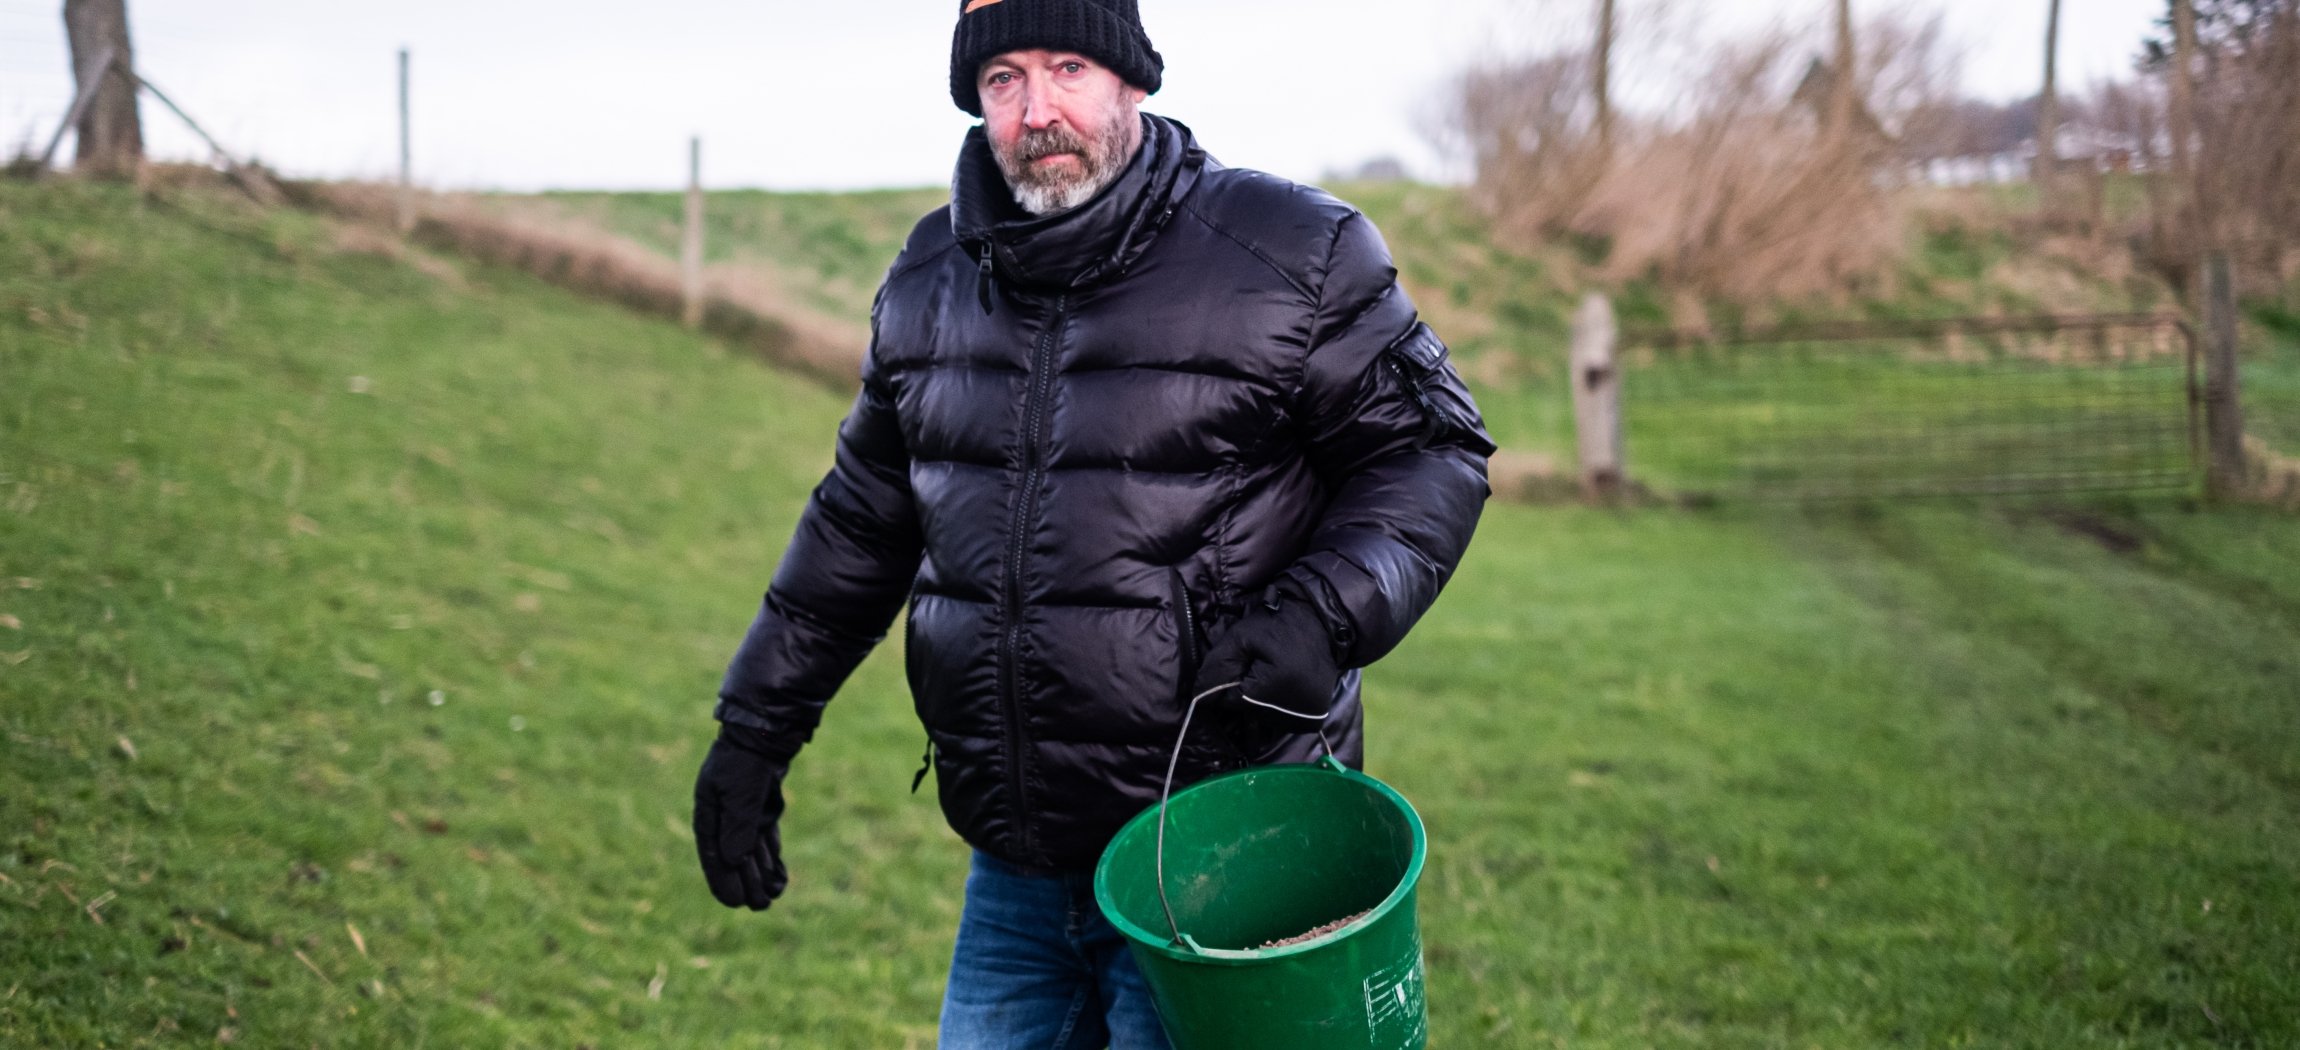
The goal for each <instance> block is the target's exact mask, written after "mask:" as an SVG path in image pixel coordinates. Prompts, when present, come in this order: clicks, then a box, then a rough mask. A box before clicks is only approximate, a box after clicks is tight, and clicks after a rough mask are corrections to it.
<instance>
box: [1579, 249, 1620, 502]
mask: <svg viewBox="0 0 2300 1050" xmlns="http://www.w3.org/2000/svg"><path fill="white" fill-rule="evenodd" d="M1619 338H1620V329H1619V328H1618V327H1617V326H1616V325H1615V324H1614V321H1613V303H1612V301H1611V300H1609V299H1607V298H1606V297H1605V296H1603V295H1601V294H1599V293H1596V292H1591V293H1589V295H1588V296H1586V297H1584V298H1583V299H1582V300H1581V309H1580V310H1579V311H1578V312H1576V313H1575V314H1574V315H1573V350H1572V356H1571V357H1570V358H1569V359H1568V360H1569V362H1570V365H1571V371H1572V382H1573V428H1574V432H1575V433H1576V434H1577V435H1578V441H1577V447H1578V449H1579V452H1580V457H1581V493H1582V495H1583V497H1585V498H1587V499H1591V500H1610V499H1612V498H1614V497H1615V496H1617V495H1618V494H1619V493H1620V492H1621V488H1622V481H1623V479H1624V477H1626V475H1627V473H1628V471H1627V468H1626V459H1625V457H1624V456H1623V449H1622V438H1621V367H1620V362H1619V361H1618V360H1617V359H1616V357H1615V352H1614V351H1615V347H1614V344H1615V342H1616V341H1618V340H1619Z"/></svg>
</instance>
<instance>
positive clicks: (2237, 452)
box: [2204, 251, 2246, 498]
mask: <svg viewBox="0 0 2300 1050" xmlns="http://www.w3.org/2000/svg"><path fill="white" fill-rule="evenodd" d="M2240 392H2241V384H2240V383H2239V381H2238V378H2237V368H2236V284H2235V281H2234V279H2233V278H2232V277H2231V276H2230V274H2229V272H2228V253H2227V252H2225V251H2213V252H2211V253H2209V254H2207V255H2206V256H2205V259H2204V449H2205V470H2204V483H2205V489H2206V491H2208V492H2210V493H2211V494H2212V495H2213V496H2214V497H2216V498H2228V497H2234V496H2239V495H2242V494H2243V493H2244V490H2245V487H2246V472H2245V469H2244V407H2243V403H2242V399H2241V398H2240V397H2239V393H2240Z"/></svg>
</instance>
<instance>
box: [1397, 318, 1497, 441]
mask: <svg viewBox="0 0 2300 1050" xmlns="http://www.w3.org/2000/svg"><path fill="white" fill-rule="evenodd" d="M1447 356H1448V355H1447V351H1446V345H1445V343H1444V342H1443V341H1441V340H1439V339H1438V337H1437V333H1436V332H1432V331H1430V326H1428V325H1426V324H1419V323H1417V324H1415V325H1414V327H1413V330H1412V331H1409V332H1407V333H1406V334H1405V337H1404V338H1402V339H1399V340H1398V341H1397V342H1394V343H1391V344H1390V345H1389V348H1388V349H1387V350H1385V351H1383V352H1382V360H1383V361H1384V362H1385V363H1386V364H1387V365H1388V366H1389V368H1390V369H1391V371H1392V372H1394V373H1395V374H1396V375H1397V378H1398V382H1399V383H1400V384H1401V385H1403V386H1404V387H1405V389H1406V392H1407V394H1409V395H1410V396H1412V398H1413V399H1414V403H1415V404H1416V405H1418V406H1420V407H1421V410H1422V416H1423V418H1424V419H1425V420H1426V421H1427V423H1426V425H1425V427H1424V429H1423V431H1422V444H1423V445H1425V446H1427V445H1430V444H1435V443H1441V442H1443V443H1451V444H1458V445H1461V446H1462V447H1464V448H1468V449H1471V450H1473V451H1475V452H1476V453H1477V454H1478V455H1481V456H1490V455H1493V452H1494V443H1493V438H1492V436H1491V435H1488V434H1487V433H1486V431H1485V420H1484V418H1483V417H1481V416H1479V415H1478V411H1477V402H1476V401H1475V400H1472V399H1471V398H1470V396H1469V387H1467V386H1465V385H1464V384H1463V383H1462V381H1461V376H1460V375H1459V374H1458V373H1456V372H1455V371H1454V370H1453V367H1452V366H1451V365H1448V364H1447V363H1446V358H1447Z"/></svg>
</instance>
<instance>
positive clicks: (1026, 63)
mask: <svg viewBox="0 0 2300 1050" xmlns="http://www.w3.org/2000/svg"><path fill="white" fill-rule="evenodd" d="M975 87H976V89H977V90H979V91H980V92H981V94H982V124H983V129H984V130H985V131H986V132H988V133H989V135H990V151H991V154H992V155H993V156H995V157H997V158H998V170H999V171H1000V172H1002V173H1004V174H1005V175H1006V184H1007V186H1009V187H1010V188H1012V189H1013V190H1014V197H1015V200H1017V201H1020V202H1021V204H1022V207H1023V210H1025V211H1028V212H1030V213H1031V214H1033V215H1051V214H1053V213H1055V212H1059V211H1068V210H1070V209H1071V208H1075V207H1077V206H1078V205H1080V204H1083V203H1085V202H1086V200H1087V199H1088V198H1090V197H1092V196H1094V194H1095V193H1097V192H1099V191H1100V190H1101V189H1102V187H1104V186H1106V185H1109V184H1110V181H1111V180H1112V179H1115V178H1117V177H1118V173H1119V171H1120V170H1121V169H1123V168H1124V167H1125V166H1126V162H1127V161H1129V160H1131V159H1133V157H1134V147H1135V146H1136V145H1137V144H1138V143H1139V142H1140V140H1141V138H1142V118H1141V115H1140V111H1139V110H1138V109H1137V108H1136V107H1138V106H1140V105H1141V104H1142V100H1143V99H1144V98H1145V97H1147V94H1146V93H1145V92H1143V91H1141V90H1140V89H1138V88H1135V87H1132V86H1130V85H1128V84H1127V83H1126V82H1125V81H1124V80H1121V79H1119V76H1118V74H1116V73H1113V72H1111V71H1110V70H1108V69H1105V68H1103V67H1102V66H1100V65H1098V64H1096V63H1095V61H1094V60H1093V59H1090V58H1087V57H1086V56H1084V55H1080V54H1076V53H1074V52H1069V51H1046V50H1030V51H1009V52H1007V53H1005V54H1003V55H1000V56H998V57H996V58H993V59H991V60H990V61H988V62H985V63H983V64H982V72H981V73H980V74H979V77H978V79H977V81H976V83H975Z"/></svg>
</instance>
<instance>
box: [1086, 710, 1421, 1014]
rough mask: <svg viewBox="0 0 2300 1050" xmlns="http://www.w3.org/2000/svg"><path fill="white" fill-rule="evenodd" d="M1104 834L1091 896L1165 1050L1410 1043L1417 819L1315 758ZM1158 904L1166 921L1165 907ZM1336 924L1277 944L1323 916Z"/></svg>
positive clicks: (1361, 780)
mask: <svg viewBox="0 0 2300 1050" xmlns="http://www.w3.org/2000/svg"><path fill="white" fill-rule="evenodd" d="M1163 808H1164V811H1165V812H1164V817H1165V820H1164V830H1165V835H1164V838H1165V846H1164V858H1163V861H1164V862H1163V865H1162V866H1163V869H1164V879H1165V890H1166V893H1165V900H1164V901H1163V902H1162V901H1161V899H1160V894H1159V869H1160V867H1161V864H1160V856H1159V837H1160V835H1159V831H1160V807H1157V806H1153V807H1151V808H1150V809H1148V810H1146V811H1144V812H1143V813H1142V814H1141V815H1140V816H1137V817H1135V818H1134V819H1133V820H1132V821H1130V822H1128V823H1127V825H1126V826H1125V827H1124V828H1122V829H1120V830H1119V832H1118V837H1117V838H1115V839H1112V840H1111V842H1110V846H1109V848H1107V849H1105V850H1104V851H1103V853H1102V861H1101V863H1100V864H1098V865H1097V866H1096V867H1095V871H1094V899H1095V902H1096V903H1098V904H1099V905H1100V906H1101V908H1102V914H1103V915H1104V916H1106V917H1107V918H1108V919H1109V920H1110V923H1111V925H1113V926H1116V927H1117V928H1118V930H1119V932H1120V933H1122V934H1124V935H1125V937H1126V939H1127V942H1128V946H1129V947H1130V948H1131V949H1132V950H1133V952H1134V958H1135V960H1136V961H1137V962H1139V963H1140V964H1141V968H1142V972H1143V975H1144V976H1145V977H1146V978H1148V980H1149V983H1150V990H1151V994H1152V996H1153V997H1154V998H1155V999H1156V1001H1157V1004H1158V1016H1159V1017H1160V1018H1161V1019H1162V1020H1163V1021H1164V1022H1165V1025H1166V1034H1167V1036H1168V1038H1169V1039H1171V1040H1172V1041H1173V1044H1174V1046H1175V1048H1176V1050H1231V1048H1237V1050H1249V1048H1250V1050H1296V1048H1299V1050H1313V1048H1314V1050H1421V1048H1422V1047H1424V1046H1426V1045H1427V1043H1428V1032H1427V1028H1428V1023H1427V1016H1428V1015H1427V1011H1426V1009H1425V1007H1424V1004H1423V998H1422V949H1421V930H1420V928H1419V926H1418V925H1417V924H1416V921H1415V917H1414V885H1415V883H1416V882H1417V881H1418V880H1419V879H1420V878H1421V872H1422V862H1423V859H1424V856H1425V854H1426V852H1427V848H1428V846H1427V841H1426V838H1425V836H1424V835H1423V832H1422V822H1421V817H1420V816H1419V815H1417V814H1415V813H1414V810H1413V807H1412V806H1411V805H1409V804H1407V802H1406V800H1405V798H1404V797H1403V796H1401V795H1399V794H1398V793H1397V792H1396V791H1394V790H1392V789H1391V788H1390V787H1389V785H1387V784H1384V783H1382V782H1381V781H1379V780H1375V779H1374V778H1372V777H1369V776H1366V775H1365V774H1363V773H1358V772H1354V771H1352V770H1350V769H1348V768H1346V767H1344V766H1343V765H1342V764H1341V763H1339V762H1336V761H1334V759H1333V758H1332V756H1328V757H1327V758H1326V759H1325V760H1324V761H1322V762H1320V763H1318V764H1315V765H1286V766H1264V767H1260V768H1256V769H1244V770H1239V771H1237V772H1234V773H1227V774H1224V775H1221V776H1217V777H1213V778H1210V779H1208V780H1205V781H1203V782H1200V783H1199V784H1197V785H1195V786H1193V787H1190V788H1188V789H1187V790H1184V791H1182V792H1181V793H1180V794H1177V795H1175V796H1174V797H1173V799H1172V800H1171V801H1170V802H1168V803H1167V804H1166V805H1165V806H1164V807H1163ZM1168 905H1171V907H1172V925H1169V924H1168V912H1167V907H1168ZM1359 912H1366V913H1367V914H1366V915H1365V916H1364V917H1363V918H1361V919H1358V920H1357V921H1356V922H1353V923H1350V924H1349V925H1347V926H1344V927H1342V928H1341V929H1339V930H1335V931H1332V932H1329V933H1326V934H1324V935H1321V936H1319V937H1316V938H1314V939H1311V940H1308V941H1304V942H1301V943H1297V944H1290V945H1287V946H1285V947H1282V948H1262V947H1259V946H1260V945H1262V944H1264V943H1267V942H1270V941H1278V940H1285V939H1288V938H1293V937H1296V936H1298V935H1300V934H1302V933H1305V932H1307V931H1310V930H1313V929H1316V928H1318V927H1320V926H1324V925H1326V924H1328V923H1330V922H1333V921H1334V920H1336V919H1341V918H1345V917H1348V916H1351V915H1356V914H1358V913H1359Z"/></svg>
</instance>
